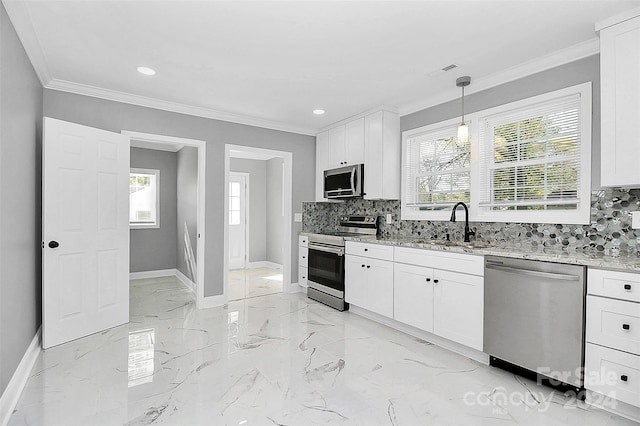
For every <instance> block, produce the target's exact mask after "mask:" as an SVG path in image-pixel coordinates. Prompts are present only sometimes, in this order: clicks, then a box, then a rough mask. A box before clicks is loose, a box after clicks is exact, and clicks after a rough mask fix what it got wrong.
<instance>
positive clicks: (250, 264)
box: [247, 260, 283, 269]
mask: <svg viewBox="0 0 640 426" xmlns="http://www.w3.org/2000/svg"><path fill="white" fill-rule="evenodd" d="M258 268H271V269H283V268H282V265H280V264H279V263H275V262H270V261H268V260H259V261H257V262H247V269H258Z"/></svg>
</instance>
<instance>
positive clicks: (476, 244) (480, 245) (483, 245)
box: [411, 239, 493, 248]
mask: <svg viewBox="0 0 640 426" xmlns="http://www.w3.org/2000/svg"><path fill="white" fill-rule="evenodd" d="M411 242H412V243H415V244H429V245H434V246H445V247H466V248H488V247H493V244H491V243H488V242H486V241H470V242H468V243H465V242H464V241H449V240H425V239H418V240H411Z"/></svg>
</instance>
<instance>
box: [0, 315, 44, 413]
mask: <svg viewBox="0 0 640 426" xmlns="http://www.w3.org/2000/svg"><path fill="white" fill-rule="evenodd" d="M41 334H42V327H40V328H38V331H37V332H36V335H35V336H33V340H32V341H31V343H30V344H29V347H27V350H26V351H25V353H24V355H23V356H22V360H21V361H20V364H18V368H16V371H15V372H14V373H13V376H11V380H9V384H8V385H7V387H6V389H5V390H4V392H3V393H2V397H0V425H3V426H4V425H6V424H8V423H9V419H10V418H11V415H12V414H13V410H15V408H16V405H17V404H18V400H19V399H20V395H22V390H23V389H24V386H25V385H26V384H27V380H28V379H29V376H30V375H31V370H32V369H33V366H34V365H35V363H36V360H37V359H38V355H40V352H41V351H42V349H41V346H40V341H41Z"/></svg>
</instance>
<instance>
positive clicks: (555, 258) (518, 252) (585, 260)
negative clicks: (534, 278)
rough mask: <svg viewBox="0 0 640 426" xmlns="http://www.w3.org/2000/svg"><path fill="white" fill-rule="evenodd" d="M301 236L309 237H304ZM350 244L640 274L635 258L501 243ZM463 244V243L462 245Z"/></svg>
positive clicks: (390, 240) (406, 241)
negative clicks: (386, 246) (532, 261)
mask: <svg viewBox="0 0 640 426" xmlns="http://www.w3.org/2000/svg"><path fill="white" fill-rule="evenodd" d="M300 235H309V233H301V234H300ZM345 239H346V240H347V241H361V242H365V243H372V244H383V245H391V246H398V247H413V248H421V249H428V250H437V251H448V252H451V253H466V254H475V255H479V256H485V255H488V256H504V257H513V258H517V259H528V260H540V261H544V262H557V263H567V264H572V265H584V266H589V267H592V268H601V269H610V270H617V271H627V272H640V257H639V256H632V255H622V254H621V255H616V254H607V253H604V252H582V251H569V250H564V249H556V248H549V247H542V246H531V245H525V244H517V243H516V244H513V243H501V244H496V245H495V246H490V247H472V246H465V245H442V244H434V243H431V242H428V241H426V240H424V239H412V238H382V237H378V238H377V239H372V238H359V237H346V238H345ZM460 244H462V243H460Z"/></svg>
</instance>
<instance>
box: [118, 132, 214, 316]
mask: <svg viewBox="0 0 640 426" xmlns="http://www.w3.org/2000/svg"><path fill="white" fill-rule="evenodd" d="M121 133H122V134H123V135H127V136H129V140H130V141H131V140H136V141H142V142H145V143H149V144H160V145H171V146H191V147H194V148H197V150H198V179H197V180H198V189H197V194H198V195H197V201H196V209H197V220H196V223H197V225H196V226H197V229H198V232H197V235H196V236H195V237H196V240H197V244H196V247H197V251H198V253H197V255H196V258H197V259H196V262H197V265H196V268H197V277H196V282H195V283H194V284H195V286H196V292H195V293H196V305H197V307H198V309H203V308H205V307H207V306H206V301H205V296H204V288H205V284H206V283H205V274H204V271H205V270H206V269H205V262H206V256H205V253H204V250H205V246H206V244H205V243H206V232H205V218H206V210H205V194H206V191H205V186H206V182H207V180H206V159H207V142H206V141H203V140H198V139H186V138H178V137H175V136H164V135H156V134H152V133H142V132H135V131H130V130H122V132H121ZM129 146H131V142H129Z"/></svg>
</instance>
